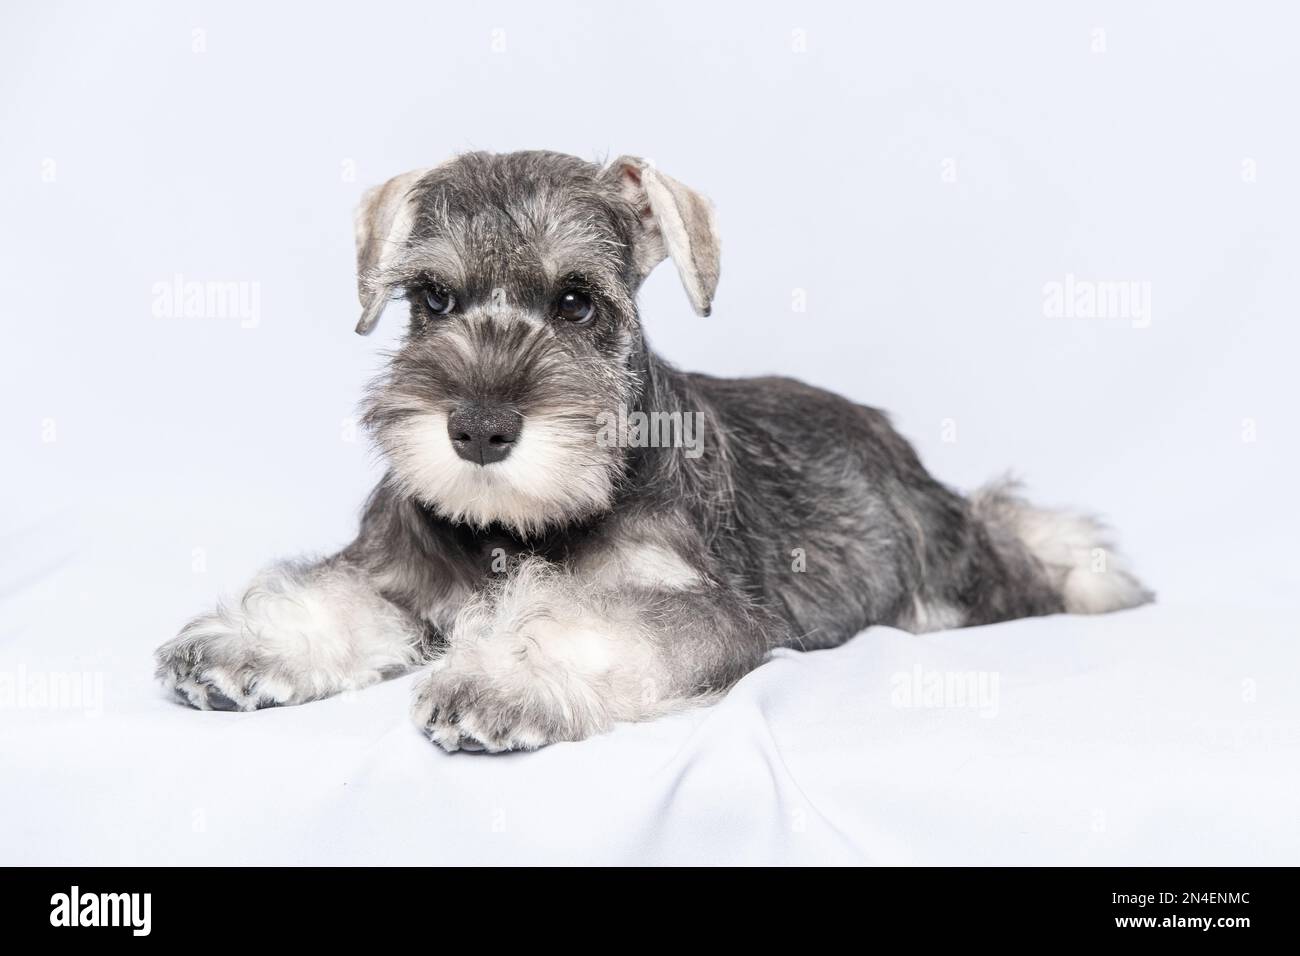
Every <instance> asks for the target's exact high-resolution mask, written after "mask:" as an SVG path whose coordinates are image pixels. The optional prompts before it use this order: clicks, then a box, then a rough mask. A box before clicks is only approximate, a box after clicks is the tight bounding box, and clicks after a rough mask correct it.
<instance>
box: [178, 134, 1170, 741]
mask: <svg viewBox="0 0 1300 956" xmlns="http://www.w3.org/2000/svg"><path fill="white" fill-rule="evenodd" d="M649 176H659V174H657V173H655V172H654V171H653V170H652V169H650V168H649V167H648V166H645V165H644V164H640V163H638V162H636V161H630V160H620V161H619V162H617V163H615V164H613V165H612V166H610V167H607V168H602V167H599V166H596V165H593V164H590V163H586V162H583V161H581V160H578V159H575V158H572V157H568V156H562V155H557V154H554V153H545V152H530V153H514V154H508V155H489V154H485V153H473V154H469V155H465V156H462V157H460V158H458V159H457V160H455V161H453V162H450V163H447V164H444V165H443V166H440V167H437V168H435V169H433V170H432V171H430V172H428V173H427V174H425V175H423V176H418V177H412V178H413V181H414V185H413V187H409V188H408V187H407V185H406V184H405V182H402V183H400V186H401V188H400V189H397V188H386V189H385V190H384V193H385V194H395V193H396V194H400V195H398V196H397V199H398V200H399V201H405V202H409V203H410V205H409V207H406V208H408V209H409V210H410V211H411V213H412V215H411V216H410V225H409V229H408V230H406V231H404V232H398V233H390V232H387V231H385V232H384V233H383V234H382V235H378V236H376V235H375V234H373V230H372V231H371V232H368V233H366V232H364V230H365V223H366V220H367V217H368V219H369V220H370V221H373V222H379V223H382V224H383V225H382V228H383V229H384V230H387V229H388V228H389V223H390V222H391V221H394V219H395V216H394V210H393V207H392V206H391V205H387V206H384V207H383V208H371V209H368V210H363V221H362V223H361V225H362V229H363V235H362V236H361V237H359V244H360V248H361V262H360V266H359V268H360V270H361V276H360V278H361V285H362V294H363V301H366V300H367V296H371V297H373V296H375V295H389V294H405V295H406V296H407V298H408V299H409V300H410V303H411V321H410V328H409V330H408V333H407V335H406V338H405V340H404V342H403V344H402V346H401V348H400V349H399V350H398V351H397V352H396V354H395V355H393V356H392V359H391V363H390V365H389V368H388V371H387V373H386V374H385V375H384V376H382V377H381V379H380V380H379V381H377V382H376V383H375V385H374V387H373V389H372V390H371V392H370V394H369V395H368V397H367V399H366V405H365V408H366V416H365V420H366V423H367V424H368V426H369V427H370V429H371V430H372V433H373V434H374V436H375V438H376V441H377V443H378V446H379V448H380V449H381V450H382V451H383V453H384V454H385V455H386V457H387V459H388V460H389V462H390V463H391V464H392V468H391V470H390V471H389V473H388V475H387V476H386V477H385V478H384V480H383V481H382V483H381V484H380V485H379V487H378V488H377V489H376V490H375V492H374V493H373V495H372V496H371V498H370V501H369V503H368V505H367V506H366V509H365V514H364V516H363V518H362V522H361V530H360V534H359V535H358V537H357V539H356V540H355V541H354V542H353V543H352V544H351V545H349V546H348V547H347V548H346V549H344V550H343V552H342V553H340V554H338V555H335V556H334V557H332V558H330V559H328V560H327V561H325V562H322V563H320V564H317V565H312V566H302V565H294V566H290V567H287V568H284V569H272V570H271V571H268V572H266V573H265V574H264V576H263V577H262V578H261V579H259V581H258V582H255V584H254V587H253V588H251V589H250V592H249V594H248V595H247V596H246V597H245V599H244V601H243V602H241V604H240V605H239V606H238V607H237V608H236V609H234V610H231V609H225V610H221V611H219V612H218V613H217V614H212V615H205V616H204V617H202V618H199V619H198V620H196V621H195V622H193V623H192V624H190V625H189V626H188V627H187V628H186V629H185V630H184V631H182V633H181V634H180V636H179V637H177V638H176V639H175V640H174V641H172V642H170V643H169V644H167V645H164V646H163V647H162V648H161V649H160V650H159V652H158V658H159V675H160V677H162V678H163V679H164V681H165V682H166V683H167V684H168V685H169V686H170V687H172V688H174V689H175V690H176V691H177V692H178V693H180V694H181V695H182V697H183V698H184V699H185V700H186V701H187V702H189V703H192V704H194V705H195V706H199V707H205V708H207V707H217V708H241V709H252V708H255V707H258V706H265V705H267V704H271V703H297V702H300V701H302V700H306V699H311V698H313V697H320V696H324V695H326V694H329V693H334V692H337V691H339V690H341V689H345V688H349V687H357V686H364V685H365V684H367V683H373V682H374V681H375V680H378V679H380V678H381V677H382V676H384V675H386V674H389V673H393V672H394V671H399V670H401V669H404V668H406V667H409V666H412V665H414V664H415V663H417V662H418V661H419V660H425V661H431V662H432V666H431V669H430V674H429V676H428V677H427V678H426V679H425V680H424V681H423V682H422V683H421V685H420V686H419V688H418V690H417V694H416V700H415V716H416V719H417V722H418V723H419V724H420V726H421V727H422V728H423V729H424V730H425V732H426V733H428V735H429V736H430V737H431V738H432V739H434V740H436V741H437V742H438V743H440V744H442V745H443V746H444V747H446V748H447V749H449V750H454V749H457V748H462V747H466V748H473V749H480V748H486V749H489V750H502V749H512V748H530V747H537V746H541V745H544V744H546V743H549V742H552V741H556V740H576V739H581V738H582V737H585V736H588V735H590V734H592V733H597V732H601V731H603V730H605V729H607V728H608V727H609V726H610V724H611V723H612V722H613V721H615V720H635V719H644V718H648V717H652V716H655V715H657V714H661V713H664V712H666V711H669V710H671V709H673V708H675V707H678V706H681V705H683V704H685V703H688V702H690V701H692V700H698V699H703V698H706V697H708V696H709V695H713V694H716V693H719V692H722V691H725V690H726V689H727V688H728V687H730V686H731V685H732V684H733V683H735V682H736V681H737V680H738V679H739V678H740V677H742V676H743V675H744V674H745V673H747V672H748V671H750V670H752V669H753V668H754V667H756V666H758V665H759V664H760V663H761V662H762V661H763V660H764V658H765V656H766V655H767V653H768V652H769V651H770V650H771V649H773V648H776V647H784V646H793V647H799V648H823V647H831V646H834V645H836V644H839V643H841V642H843V641H845V640H847V639H848V638H849V637H851V636H852V635H854V634H856V633H858V632H859V631H861V630H863V629H864V628H866V627H869V626H871V625H873V624H886V625H892V626H897V627H902V628H908V629H911V630H926V629H933V628H936V627H950V626H960V625H974V624H987V623H991V622H995V621H1004V620H1008V619H1011V618H1018V617H1027V616H1033V615H1043V614H1053V613H1058V612H1062V611H1065V610H1076V611H1101V610H1112V609H1115V608H1120V607H1128V606H1133V605H1135V604H1139V603H1142V602H1143V601H1146V600H1148V599H1149V595H1148V594H1147V592H1146V591H1145V590H1144V589H1143V588H1142V587H1141V585H1139V584H1138V583H1137V581H1136V579H1134V578H1133V577H1132V576H1131V575H1130V574H1129V572H1127V571H1126V570H1125V569H1124V568H1123V566H1122V565H1121V564H1120V563H1119V561H1118V558H1117V557H1116V556H1115V555H1114V554H1113V552H1112V551H1111V550H1110V548H1109V545H1108V544H1107V542H1106V539H1105V536H1104V533H1103V532H1102V530H1101V529H1100V527H1099V526H1098V525H1097V524H1096V523H1095V522H1092V521H1091V520H1090V519H1087V518H1082V517H1078V516H1074V515H1069V514H1064V513H1058V512H1049V511H1045V510H1041V509H1037V508H1034V507H1033V506H1031V505H1029V504H1027V503H1026V502H1024V501H1023V500H1022V499H1020V498H1019V497H1018V496H1017V495H1016V493H1015V492H1014V489H1012V488H1009V487H1006V486H999V487H994V488H992V489H987V490H985V491H983V492H981V493H979V494H978V495H976V496H974V497H973V498H972V499H967V498H964V497H962V496H961V495H958V494H956V493H954V492H953V491H951V490H949V489H948V488H946V487H944V486H943V485H942V484H940V483H939V482H937V481H935V480H934V479H933V478H932V477H931V476H930V475H929V474H928V473H927V472H926V470H925V469H924V468H923V467H922V465H921V463H920V462H919V461H918V459H917V457H916V454H915V452H914V451H913V450H912V448H911V446H910V445H909V444H908V443H907V442H906V441H905V440H904V439H903V438H902V437H900V436H899V435H898V434H897V433H896V432H895V431H894V430H893V429H892V428H891V427H890V424H889V421H888V419H887V418H886V416H885V415H884V414H883V413H881V412H879V411H877V410H875V409H872V408H867V407H864V406H860V405H856V404H854V403H852V402H849V401H847V400H845V399H843V398H840V397H839V396H836V395H833V394H831V393H829V392H825V391H822V390H820V389H817V388H814V387H812V386H809V385H805V384H803V383H801V382H797V381H793V380H790V379H782V378H762V379H743V380H731V379H718V378H713V377H710V376H706V375H697V374H689V373H684V372H679V371H677V370H676V369H673V368H671V367H670V366H668V365H667V364H666V363H664V362H663V361H661V360H660V359H659V358H657V357H656V356H655V354H654V353H653V352H652V351H651V350H650V349H649V348H648V347H647V346H646V343H645V339H644V337H643V335H642V330H641V323H640V317H639V315H638V313H637V308H636V304H635V295H636V291H637V287H638V286H639V284H640V282H641V280H642V279H643V278H644V274H645V273H646V272H647V271H648V269H649V268H650V267H652V266H653V265H654V263H655V262H657V261H659V260H660V259H662V258H663V257H664V255H666V254H670V253H671V254H672V255H673V257H674V259H675V260H676V261H677V262H678V267H679V269H681V270H683V277H684V279H687V280H688V281H690V279H691V278H692V276H691V275H689V274H688V271H689V270H690V269H691V268H692V267H693V266H692V263H698V262H708V261H711V262H712V263H713V265H712V266H711V270H712V272H713V273H714V274H711V275H705V276H703V277H698V276H696V277H694V278H696V279H697V280H698V281H697V288H699V289H702V290H703V292H697V293H696V295H703V296H704V298H705V300H706V301H705V302H704V303H703V308H704V309H705V310H707V307H708V303H707V298H708V296H711V292H712V285H713V283H714V282H716V245H713V246H711V247H709V248H704V245H705V244H707V243H716V236H713V235H712V229H713V227H712V220H711V217H710V216H707V215H705V212H704V211H705V210H706V207H707V204H705V203H704V201H703V200H702V199H701V198H700V197H698V196H696V195H695V194H693V193H690V192H689V190H686V189H685V188H684V187H681V186H680V184H677V183H675V182H674V181H672V180H668V179H667V177H662V176H659V178H658V179H656V180H655V182H656V183H659V184H661V185H660V191H659V192H658V193H656V194H655V197H654V198H655V199H656V201H657V206H656V208H655V209H651V206H652V203H651V202H650V201H649V200H648V199H647V198H646V196H647V193H646V192H645V190H648V189H649V188H650V184H649V183H648V182H645V181H644V180H643V177H649ZM394 182H395V183H397V182H398V181H397V180H395V181H394ZM664 184H666V185H664ZM390 186H391V184H390ZM665 196H667V197H670V199H671V200H672V202H673V203H676V204H677V208H678V209H679V210H680V211H681V212H682V218H683V223H684V228H679V229H677V230H676V232H674V231H673V222H672V221H671V220H672V219H673V213H672V210H668V211H667V212H665V210H664V201H665V200H664V198H663V197H665ZM392 201H394V200H393V198H392V195H386V198H384V199H383V202H386V203H391V202H392ZM373 202H377V201H375V200H372V203H373ZM397 218H400V217H397ZM674 243H676V245H675V246H674ZM683 243H686V244H688V245H689V247H690V252H691V254H690V255H685V254H682V253H681V249H682V244H683ZM710 253H711V255H712V258H711V259H710V258H709V254H710ZM429 284H438V285H442V286H445V287H446V288H448V289H451V290H454V292H455V296H456V301H457V307H456V309H455V311H454V312H453V313H452V314H450V315H447V316H435V315H433V314H432V313H431V312H430V310H429V309H428V307H427V306H426V305H425V304H424V302H423V295H422V290H423V289H424V288H426V287H427V286H428V285H429ZM570 287H579V288H582V289H584V290H586V291H588V292H589V293H590V294H591V296H592V298H593V299H594V301H595V302H596V304H597V315H596V318H595V320H594V322H593V323H592V324H591V325H590V326H589V327H585V328H579V327H571V326H569V325H566V323H565V322H564V321H563V320H562V319H558V318H555V317H553V316H552V314H551V313H550V309H551V307H552V303H553V301H554V299H555V296H556V295H557V292H558V290H560V289H563V288H570ZM697 307H698V306H697ZM371 311H372V314H374V315H377V310H371ZM471 400H472V401H491V402H496V403H500V404H502V405H504V406H507V407H509V408H511V409H513V410H515V411H517V412H518V413H520V414H521V415H522V416H523V419H524V422H525V424H524V431H523V434H522V437H521V443H520V445H519V451H518V452H516V453H514V454H516V455H519V456H523V455H524V448H525V443H526V442H528V441H529V429H530V427H532V428H533V429H534V434H535V435H543V436H545V437H544V440H543V439H540V438H539V439H537V441H536V443H535V444H534V446H533V448H532V454H534V455H535V456H538V457H536V458H535V459H533V460H535V461H539V462H545V463H546V464H545V466H544V467H543V466H538V469H535V472H534V473H527V472H523V471H521V472H519V473H515V472H510V471H508V470H507V469H505V468H503V467H502V465H509V464H510V460H509V459H508V460H507V461H506V462H503V463H502V465H487V466H478V465H472V466H465V465H463V464H457V463H456V462H454V461H452V460H451V459H450V458H447V459H446V460H445V461H444V458H445V457H446V452H445V449H443V448H441V447H440V446H439V445H438V442H446V441H448V439H447V437H446V435H445V434H441V435H440V434H437V428H436V427H435V425H436V423H437V422H438V421H439V420H440V419H438V418H437V417H436V416H438V415H445V414H447V413H449V412H450V411H451V410H452V409H454V408H455V407H457V406H458V405H459V404H460V403H463V402H467V401H471ZM620 406H622V407H623V408H625V409H627V410H629V411H643V412H647V413H649V412H677V413H683V414H688V415H689V414H698V415H700V416H701V420H702V422H703V436H704V443H703V450H702V453H701V454H699V455H698V457H691V456H690V455H688V454H687V449H685V448H682V447H652V448H641V447H619V446H618V445H610V444H608V443H605V444H602V443H601V442H600V441H598V440H597V433H598V427H597V419H598V416H600V415H601V413H605V412H613V411H614V410H616V409H617V408H618V407H620ZM431 416H432V417H431ZM430 423H434V424H430ZM543 423H545V424H543ZM465 468H469V469H470V470H468V471H466V470H464V469H465ZM474 468H478V469H479V470H478V471H474V470H473V469H474ZM458 469H460V470H458ZM490 469H498V470H497V471H495V472H491V474H490V475H489V474H487V472H489V471H490ZM541 472H544V473H541ZM500 476H507V477H504V478H500ZM497 478H500V480H497ZM489 479H492V481H493V482H495V483H494V484H492V485H491V488H492V489H494V490H491V491H488V490H486V489H488V487H489V485H488V484H487V483H488V481H489ZM478 481H482V482H484V483H485V484H484V485H483V486H482V487H483V488H484V489H485V490H484V491H483V493H482V494H479V493H478V491H477V490H476V489H477V488H478V487H479V486H478V485H476V484H474V482H478ZM467 482H468V483H469V484H466V483H467Z"/></svg>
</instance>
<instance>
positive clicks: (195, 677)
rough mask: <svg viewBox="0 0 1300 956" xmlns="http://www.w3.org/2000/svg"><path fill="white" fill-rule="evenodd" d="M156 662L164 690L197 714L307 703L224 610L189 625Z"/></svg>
mask: <svg viewBox="0 0 1300 956" xmlns="http://www.w3.org/2000/svg"><path fill="white" fill-rule="evenodd" d="M154 659H155V660H156V661H157V664H158V668H157V671H156V674H157V677H158V679H159V680H161V681H162V682H163V686H165V687H167V688H168V689H169V690H171V691H172V692H173V693H174V694H175V695H176V697H177V698H178V699H179V700H180V701H181V702H182V703H185V704H189V705H190V706H191V707H197V708H198V709H199V710H257V709H258V708H261V707H276V706H279V705H281V704H296V703H301V702H302V701H303V700H305V699H307V698H305V697H304V696H303V695H302V694H301V693H299V692H297V691H295V689H294V687H293V686H292V684H291V683H290V682H288V681H286V680H285V678H284V677H283V676H282V675H280V674H278V673H277V668H276V667H275V666H274V664H273V662H271V661H270V660H268V659H267V658H265V657H264V656H263V655H261V654H259V653H258V652H257V650H256V647H255V646H254V644H253V642H252V641H250V640H248V638H247V637H246V635H244V634H243V633H242V630H241V628H240V626H239V625H238V623H236V622H233V621H230V620H228V619H227V618H226V617H225V616H224V615H223V614H221V613H220V612H218V613H213V614H205V615H203V616H202V617H199V618H196V619H195V620H193V621H191V622H190V623H189V624H188V625H186V627H185V629H184V630H182V631H181V633H180V634H179V635H177V636H176V637H175V638H174V639H172V640H171V641H168V642H167V643H166V644H164V645H163V646H162V647H160V648H158V650H157V651H155V652H154Z"/></svg>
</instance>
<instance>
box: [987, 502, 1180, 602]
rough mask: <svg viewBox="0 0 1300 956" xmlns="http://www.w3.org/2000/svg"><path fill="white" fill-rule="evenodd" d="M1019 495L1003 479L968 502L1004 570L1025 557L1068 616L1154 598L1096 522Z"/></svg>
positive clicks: (1108, 534) (1103, 529) (1084, 516)
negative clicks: (1042, 573)
mask: <svg viewBox="0 0 1300 956" xmlns="http://www.w3.org/2000/svg"><path fill="white" fill-rule="evenodd" d="M1019 492H1020V486H1019V484H1018V483H1017V482H1015V481H1013V480H1011V479H1009V478H1003V479H1001V480H999V481H995V482H993V483H991V484H989V485H986V486H985V487H983V488H981V489H980V490H979V491H977V492H975V494H973V495H971V499H970V503H971V509H972V510H973V511H974V513H975V515H976V517H978V518H979V519H980V520H982V521H983V522H984V524H985V526H986V527H987V528H988V531H989V535H990V537H991V538H992V539H993V546H994V548H996V549H997V550H998V551H999V552H1000V553H1002V554H1003V556H1004V557H1006V558H1008V561H1007V565H1008V567H1013V568H1014V567H1022V566H1023V565H1024V552H1025V551H1028V552H1029V554H1030V555H1031V556H1032V557H1033V558H1034V559H1035V560H1036V561H1037V563H1038V564H1040V565H1042V567H1043V569H1044V571H1045V572H1046V574H1047V578H1048V582H1049V583H1050V584H1051V586H1052V588H1053V589H1054V590H1055V591H1056V592H1057V594H1059V595H1060V597H1061V600H1062V601H1063V602H1064V604H1065V610H1066V611H1067V612H1069V613H1070V614H1102V613H1104V612H1106V611H1119V610H1123V609H1124V608H1129V607H1137V606H1138V605H1139V604H1146V603H1147V602H1149V601H1151V600H1153V599H1154V598H1155V595H1154V594H1152V593H1151V592H1150V591H1148V590H1147V589H1146V588H1145V587H1144V586H1143V585H1142V582H1141V581H1139V580H1138V579H1137V577H1136V576H1135V575H1134V574H1133V572H1132V571H1130V570H1129V567H1128V564H1127V563H1126V562H1125V560H1124V559H1123V557H1121V556H1120V554H1119V553H1118V552H1117V551H1116V550H1115V548H1114V545H1113V543H1112V539H1111V535H1110V531H1109V529H1108V528H1106V526H1105V525H1103V524H1102V523H1101V522H1100V521H1098V520H1097V519H1096V518H1092V517H1090V516H1088V515H1082V514H1077V513H1074V512H1070V511H1057V510H1053V509H1050V508H1039V507H1037V506H1036V505H1032V504H1030V503H1029V502H1028V501H1026V500H1025V499H1024V498H1023V497H1021V495H1020V493H1019ZM1013 551H1016V552H1018V553H1012V552H1013Z"/></svg>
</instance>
